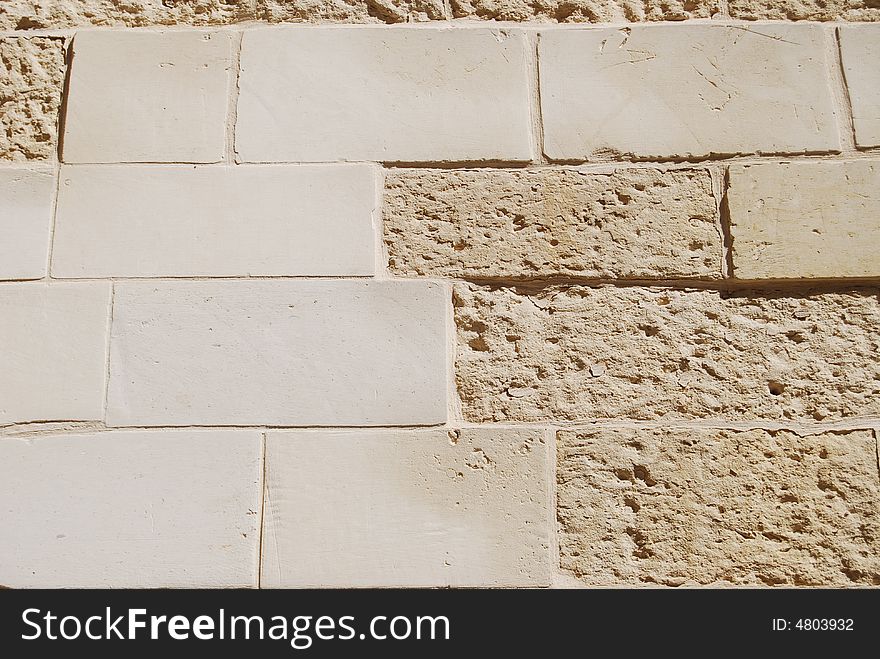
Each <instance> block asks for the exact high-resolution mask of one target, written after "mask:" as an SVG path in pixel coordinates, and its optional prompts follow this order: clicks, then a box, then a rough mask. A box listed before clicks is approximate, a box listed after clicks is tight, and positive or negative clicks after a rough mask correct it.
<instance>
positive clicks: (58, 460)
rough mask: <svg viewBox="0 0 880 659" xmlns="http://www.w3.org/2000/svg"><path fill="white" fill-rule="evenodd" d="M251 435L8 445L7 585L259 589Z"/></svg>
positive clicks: (179, 434)
mask: <svg viewBox="0 0 880 659" xmlns="http://www.w3.org/2000/svg"><path fill="white" fill-rule="evenodd" d="M261 442H262V439H261V436H260V433H259V432H255V431H223V430H210V431H208V430H205V431H200V430H196V431H193V430H186V431H157V432H103V433H97V434H83V435H77V434H74V435H58V436H50V437H38V438H35V439H16V438H13V437H7V438H4V439H3V440H2V441H0V500H2V501H3V505H2V506H0V526H2V528H3V533H2V534H0V556H2V557H3V560H2V561H0V583H2V584H4V585H7V586H12V587H16V588H17V587H23V588H59V587H61V588H100V587H103V588H197V587H198V588H233V587H237V588H247V587H255V586H256V585H257V571H258V565H259V545H260V529H259V524H260V504H261V502H260V499H261V496H262V492H261V487H262V486H261V483H262V459H261Z"/></svg>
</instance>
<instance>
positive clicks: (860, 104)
mask: <svg viewBox="0 0 880 659" xmlns="http://www.w3.org/2000/svg"><path fill="white" fill-rule="evenodd" d="M875 20H880V3H877V5H876V18H875ZM838 33H839V35H840V56H841V58H842V61H843V72H844V75H845V76H846V87H847V91H848V92H849V100H850V103H851V104H852V114H853V128H854V129H855V138H856V144H857V145H858V146H859V147H863V148H867V147H874V146H880V66H878V62H880V26H878V25H870V26H858V27H842V28H840V29H839V32H838Z"/></svg>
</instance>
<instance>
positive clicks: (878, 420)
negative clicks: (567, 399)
mask: <svg viewBox="0 0 880 659" xmlns="http://www.w3.org/2000/svg"><path fill="white" fill-rule="evenodd" d="M478 428H483V429H490V428H495V429H517V428H518V429H533V430H553V431H559V430H596V429H620V430H642V429H661V430H664V429H683V430H687V429H693V430H699V429H706V430H770V431H777V430H789V431H792V432H800V433H809V434H816V433H819V432H836V431H850V430H872V431H876V430H877V429H878V428H880V416H867V417H858V418H853V419H837V420H834V421H769V420H752V419H750V420H730V419H724V418H712V419H662V420H637V419H623V418H621V419H596V420H579V421H559V420H548V421H545V422H543V423H542V422H538V421H529V422H523V423H519V424H515V423H511V422H509V421H507V422H500V423H475V422H463V423H461V424H459V425H458V427H457V428H456V429H461V430H473V429H478Z"/></svg>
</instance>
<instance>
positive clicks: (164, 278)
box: [0, 274, 439, 283]
mask: <svg viewBox="0 0 880 659" xmlns="http://www.w3.org/2000/svg"><path fill="white" fill-rule="evenodd" d="M275 280H285V281H387V280H384V279H383V280H379V279H377V278H376V275H375V274H371V275H144V276H139V277H119V276H115V275H108V276H106V277H59V276H58V275H51V276H50V277H48V281H49V282H58V283H64V282H81V283H89V282H120V283H124V282H129V281H147V282H149V281H152V282H157V283H161V282H168V283H171V282H186V281H275ZM17 281H20V282H28V281H35V280H33V279H21V280H16V279H4V280H0V283H15V282H17ZM37 281H40V280H37ZM42 281H45V279H42ZM435 281H439V280H435Z"/></svg>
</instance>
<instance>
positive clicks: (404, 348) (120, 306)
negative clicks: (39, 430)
mask: <svg viewBox="0 0 880 659" xmlns="http://www.w3.org/2000/svg"><path fill="white" fill-rule="evenodd" d="M448 300H449V297H448V291H447V290H446V288H445V287H444V286H442V285H440V284H437V283H431V282H413V281H225V282H217V281H202V282H192V281H190V282H186V281H179V282H149V281H144V282H125V283H118V284H117V285H116V295H115V305H114V315H113V331H112V336H111V341H110V388H109V400H108V409H107V422H108V424H110V425H120V426H126V425H129V426H130V425H138V426H140V425H145V426H146V425H149V426H155V425H172V426H178V425H289V426H347V425H431V424H438V423H443V422H445V421H446V416H447V414H446V389H447V382H446V371H447V365H446V317H447V306H448V303H449V302H448Z"/></svg>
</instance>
